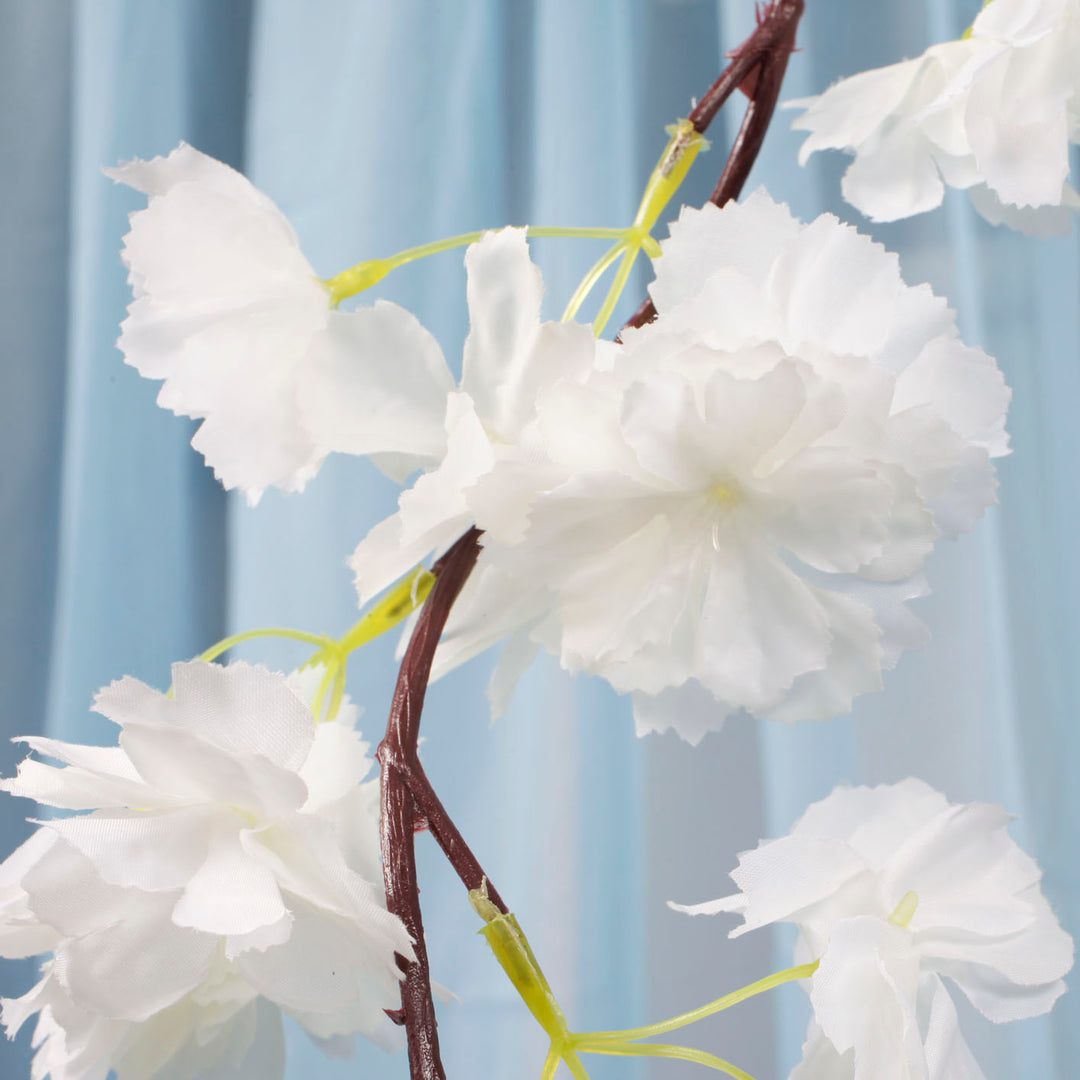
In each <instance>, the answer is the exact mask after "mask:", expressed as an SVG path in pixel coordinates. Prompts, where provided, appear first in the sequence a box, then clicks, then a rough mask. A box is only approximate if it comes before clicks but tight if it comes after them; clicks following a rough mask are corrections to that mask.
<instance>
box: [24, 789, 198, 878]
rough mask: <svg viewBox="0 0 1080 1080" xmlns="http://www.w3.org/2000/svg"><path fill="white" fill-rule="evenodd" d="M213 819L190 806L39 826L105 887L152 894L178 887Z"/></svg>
mask: <svg viewBox="0 0 1080 1080" xmlns="http://www.w3.org/2000/svg"><path fill="white" fill-rule="evenodd" d="M218 818H219V812H218V811H215V810H213V809H210V808H208V807H204V806H194V807H184V808H181V809H177V810H155V811H148V812H140V811H136V810H126V811H125V810H113V811H105V810H99V811H95V812H94V813H92V814H86V815H84V816H82V817H69V818H63V819H60V820H54V821H49V822H42V824H43V825H44V826H45V827H47V828H49V829H52V830H53V832H55V833H57V834H58V835H59V836H60V837H61V839H63V840H65V841H67V843H69V844H70V845H71V846H72V847H73V848H75V849H76V850H78V851H80V852H82V854H83V855H85V856H86V857H87V858H88V859H89V860H90V861H91V862H92V863H93V864H94V868H95V869H96V870H97V872H98V873H99V874H100V875H101V877H102V879H103V880H104V881H107V882H108V883H109V884H110V885H120V886H123V887H128V886H133V887H135V888H139V889H145V890H147V891H148V892H153V893H157V892H168V891H170V890H173V889H179V888H182V887H183V885H184V884H185V882H186V881H187V880H188V879H189V878H190V877H191V875H192V874H193V873H194V872H195V871H196V870H197V869H198V868H199V866H201V865H202V862H203V860H204V859H205V858H206V851H207V845H208V830H209V828H210V827H211V826H212V824H213V823H214V822H215V821H216V820H218Z"/></svg>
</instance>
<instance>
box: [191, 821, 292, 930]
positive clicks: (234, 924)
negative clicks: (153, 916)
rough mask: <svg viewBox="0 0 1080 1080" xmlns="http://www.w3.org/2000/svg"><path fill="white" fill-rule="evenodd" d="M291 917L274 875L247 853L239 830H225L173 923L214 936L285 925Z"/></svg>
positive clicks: (213, 842)
mask: <svg viewBox="0 0 1080 1080" xmlns="http://www.w3.org/2000/svg"><path fill="white" fill-rule="evenodd" d="M286 915H287V911H286V908H285V903H284V901H283V900H282V898H281V892H280V891H279V889H278V887H277V881H276V880H275V878H274V875H273V873H272V872H271V871H270V870H268V869H267V868H266V867H265V866H264V865H263V864H262V863H260V862H258V861H257V860H255V859H253V858H251V856H250V855H248V854H247V852H246V851H245V850H244V848H243V846H242V845H241V843H240V835H239V830H235V831H229V830H225V829H222V830H220V831H219V832H218V833H217V834H216V835H215V836H214V838H213V839H212V840H211V841H210V847H209V850H208V851H207V853H206V861H205V862H204V863H203V864H202V866H200V867H199V869H198V870H196V871H195V873H194V874H192V875H191V877H190V878H189V879H188V881H187V884H186V885H185V886H184V891H183V894H182V895H181V897H180V899H179V900H178V901H177V902H176V907H174V908H173V912H172V921H173V923H175V925H177V926H190V927H191V928H192V929H194V930H202V931H204V932H205V933H208V934H219V935H240V934H250V933H252V932H253V931H255V930H258V929H260V928H262V927H266V926H270V925H272V924H275V923H279V922H280V921H281V920H282V919H283V918H284V917H285V916H286Z"/></svg>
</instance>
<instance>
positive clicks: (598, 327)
mask: <svg viewBox="0 0 1080 1080" xmlns="http://www.w3.org/2000/svg"><path fill="white" fill-rule="evenodd" d="M638 250H639V249H638V248H636V247H628V248H627V249H626V253H625V254H624V255H623V258H622V263H621V264H620V266H619V269H618V272H617V273H616V274H615V280H614V281H612V283H611V288H610V289H608V294H607V296H606V297H605V298H604V303H603V305H602V306H601V308H600V311H599V312H598V313H597V316H596V321H595V322H594V323H593V333H594V334H595V335H596V336H597V337H599V336H600V335H601V334H602V333H603V332H604V328H605V327H606V326H607V324H608V320H609V319H610V318H611V315H612V312H614V310H615V305H616V304H617V303H618V302H619V298H620V297H621V296H622V294H623V289H625V288H626V283H627V281H629V280H630V271H631V270H633V269H634V262H635V260H636V259H637V254H638Z"/></svg>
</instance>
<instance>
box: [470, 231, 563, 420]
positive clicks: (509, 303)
mask: <svg viewBox="0 0 1080 1080" xmlns="http://www.w3.org/2000/svg"><path fill="white" fill-rule="evenodd" d="M465 269H466V271H467V272H468V285H467V291H468V300H469V336H468V338H467V339H466V341H465V353H464V364H463V367H462V376H461V389H462V390H464V391H465V393H467V394H468V395H469V396H470V397H471V398H472V400H473V401H474V402H475V403H476V412H477V414H478V415H479V416H480V418H481V420H482V421H483V423H484V424H485V426H487V427H488V428H490V429H491V430H492V431H493V432H497V433H498V434H499V435H501V436H503V437H506V436H508V435H510V434H512V433H513V432H514V431H515V430H516V426H517V424H518V423H520V417H521V413H522V407H523V404H524V403H523V402H520V401H519V400H518V396H519V395H520V394H521V393H522V392H527V387H528V385H529V383H530V381H531V379H530V377H529V374H528V370H527V369H528V366H529V364H530V361H531V358H532V352H533V347H534V345H535V344H536V337H537V334H538V333H539V330H540V301H541V299H542V297H543V294H544V282H543V279H542V278H541V276H540V271H539V270H538V269H537V268H536V266H534V265H533V263H532V261H531V260H530V259H529V248H528V244H527V243H526V241H525V230H524V229H501V230H500V231H498V232H494V233H488V234H487V235H486V236H485V237H484V238H483V239H482V240H481V241H480V242H479V243H476V244H473V245H472V246H471V247H469V249H468V250H467V251H466V252H465Z"/></svg>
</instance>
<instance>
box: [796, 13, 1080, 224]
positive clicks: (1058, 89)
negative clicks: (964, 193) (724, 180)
mask: <svg viewBox="0 0 1080 1080" xmlns="http://www.w3.org/2000/svg"><path fill="white" fill-rule="evenodd" d="M1077 55H1080V3H1078V2H1077V0H993V3H988V4H986V6H985V7H984V8H983V10H982V11H981V12H980V13H979V15H978V17H977V18H976V20H975V23H974V25H973V26H972V27H971V30H970V31H969V32H968V33H967V34H966V35H965V36H964V37H963V38H962V39H960V40H959V41H950V42H946V43H944V44H941V45H935V46H933V47H932V48H930V49H928V50H927V51H926V52H925V53H924V54H923V55H922V56H920V57H918V58H916V59H914V60H905V61H904V62H902V63H899V64H893V65H891V66H890V67H885V68H879V69H877V70H874V71H865V72H862V73H860V74H858V75H855V76H852V77H851V78H849V79H842V80H841V81H840V82H838V83H836V84H834V85H833V86H832V87H830V88H829V89H828V90H827V91H826V92H825V93H824V94H821V95H820V96H818V97H814V98H805V99H803V100H801V101H793V102H790V104H791V105H793V106H796V107H800V108H803V109H805V110H806V111H805V112H804V113H803V115H802V116H800V117H799V118H798V119H797V120H796V121H795V123H794V124H793V127H795V128H796V129H798V130H800V131H808V132H810V135H809V136H808V137H807V139H806V141H805V142H804V143H803V145H802V149H801V150H800V152H799V160H800V161H801V162H802V163H804V164H805V162H806V159H807V158H808V157H809V156H810V155H811V154H812V153H813V152H814V151H815V150H825V149H846V150H849V151H851V152H852V153H853V154H854V155H855V160H854V162H852V164H851V166H850V167H849V168H848V170H847V173H846V174H845V176H844V180H843V192H844V198H846V199H847V201H848V202H850V203H851V204H852V205H853V206H855V207H857V208H858V209H859V210H861V211H862V212H863V213H864V214H866V215H867V216H868V217H870V218H871V219H872V220H874V221H895V220H896V219H897V218H903V217H908V216H910V215H911V214H918V213H922V212H923V211H925V210H931V209H933V208H934V207H935V206H937V205H939V204H940V203H941V200H942V197H943V195H944V191H945V185H946V184H948V185H949V186H950V187H955V188H966V189H968V190H969V191H970V194H971V200H972V203H973V204H974V206H975V208H976V209H977V210H978V211H979V213H981V214H982V215H983V216H984V217H985V218H987V219H988V220H989V221H991V222H992V223H994V224H1002V223H1004V224H1007V225H1010V226H1012V227H1013V228H1019V229H1023V230H1024V231H1025V232H1030V233H1035V234H1038V235H1047V234H1051V233H1059V232H1068V231H1069V229H1070V227H1071V222H1072V217H1073V212H1074V211H1075V210H1077V209H1078V208H1080V195H1078V194H1077V192H1076V191H1075V190H1074V189H1073V188H1072V187H1070V186H1069V184H1068V175H1069V144H1070V143H1076V142H1080V64H1077V62H1076V57H1077Z"/></svg>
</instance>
